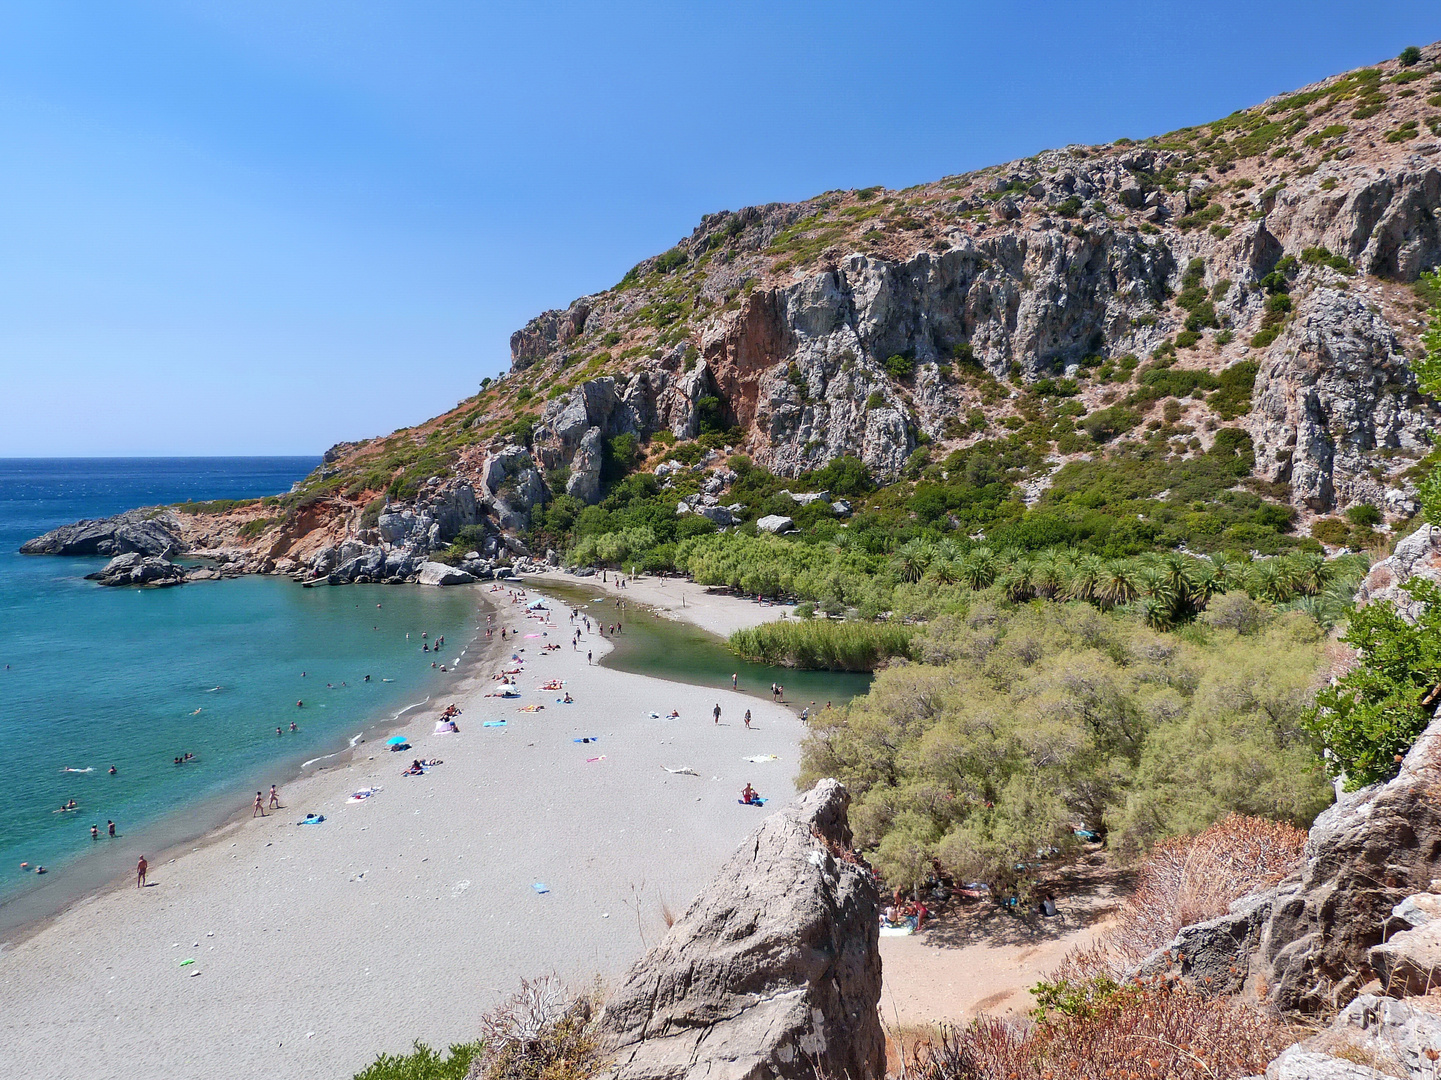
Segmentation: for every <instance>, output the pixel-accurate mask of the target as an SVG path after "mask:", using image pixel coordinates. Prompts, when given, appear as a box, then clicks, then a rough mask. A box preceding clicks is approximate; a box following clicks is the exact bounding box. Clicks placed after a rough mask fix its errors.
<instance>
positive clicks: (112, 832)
mask: <svg viewBox="0 0 1441 1080" xmlns="http://www.w3.org/2000/svg"><path fill="white" fill-rule="evenodd" d="M105 824H106V826H107V827H108V828H109V830H110V839H112V840H114V839H115V822H113V821H107V822H106V823H105Z"/></svg>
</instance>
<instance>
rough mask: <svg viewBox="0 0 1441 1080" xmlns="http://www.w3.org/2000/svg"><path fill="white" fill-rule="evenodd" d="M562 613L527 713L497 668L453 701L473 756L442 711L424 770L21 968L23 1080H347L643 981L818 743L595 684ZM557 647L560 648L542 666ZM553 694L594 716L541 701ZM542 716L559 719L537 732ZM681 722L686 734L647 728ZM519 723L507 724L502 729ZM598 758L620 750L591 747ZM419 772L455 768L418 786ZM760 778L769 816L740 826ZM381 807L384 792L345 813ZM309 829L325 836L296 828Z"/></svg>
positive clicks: (505, 609) (153, 889)
mask: <svg viewBox="0 0 1441 1080" xmlns="http://www.w3.org/2000/svg"><path fill="white" fill-rule="evenodd" d="M580 580H584V579H580ZM587 584H589V582H588V583H587ZM671 584H675V585H676V586H679V583H678V582H675V583H671ZM669 587H670V586H669V585H668V586H667V588H669ZM656 589H657V591H659V587H658V586H656ZM688 589H689V590H690V591H694V592H696V593H699V590H697V589H696V588H695V586H689V587H688ZM476 591H477V595H478V597H481V598H484V599H487V600H493V599H495V598H496V597H499V599H500V601H501V606H500V607H499V608H497V609H496V625H497V626H499V625H506V626H510V627H518V628H520V629H521V632H522V634H526V633H541V632H543V631H542V629H541V627H540V625H539V624H538V623H537V622H535V621H534V620H530V619H527V618H526V617H525V614H524V612H523V610H522V609H521V607H520V606H519V605H510V604H508V603H505V601H506V600H508V597H507V596H505V595H504V594H492V593H490V592H489V591H488V587H486V586H477V587H476ZM626 593H627V594H628V598H629V599H632V600H634V601H637V602H640V601H642V600H643V599H646V598H645V597H643V596H642V595H641V591H640V590H639V589H637V590H634V591H632V590H626ZM534 595H535V594H534V593H532V596H534ZM547 603H549V604H550V606H551V608H552V611H553V616H554V617H553V620H552V621H553V623H554V625H553V627H552V628H551V629H550V630H549V637H545V638H529V639H526V638H522V639H521V640H520V641H518V642H514V644H513V645H512V643H511V642H507V647H506V648H505V649H504V655H505V656H509V655H510V653H511V651H512V649H513V648H514V646H518V645H523V646H525V649H526V651H525V652H524V653H522V654H521V655H522V656H525V657H527V658H529V659H528V661H527V663H526V664H525V671H524V673H523V674H522V675H520V676H518V677H517V682H518V684H519V685H520V686H521V687H522V689H523V691H524V693H523V695H522V697H521V698H520V699H518V700H502V699H496V698H487V697H485V696H483V695H485V694H486V693H488V692H489V691H490V690H491V689H492V687H493V685H494V684H493V683H492V682H490V681H489V679H488V678H486V677H485V676H486V675H488V674H489V670H490V669H493V668H494V667H495V666H496V665H495V664H493V663H491V664H488V665H485V667H484V668H483V669H482V670H483V674H479V675H477V676H476V677H474V678H472V679H470V680H467V681H466V682H463V683H462V684H461V685H460V687H459V688H458V690H457V692H456V695H455V698H456V700H457V702H458V703H459V704H460V705H461V707H462V709H463V713H462V715H461V716H460V717H459V724H460V728H461V732H460V734H447V735H436V734H433V733H432V731H433V727H434V722H435V718H436V715H437V711H438V708H439V707H440V705H441V704H442V703H439V702H437V703H435V707H432V708H428V709H426V710H424V711H423V712H422V713H421V714H420V715H419V716H418V717H416V718H415V719H413V720H412V721H411V722H410V723H408V724H407V725H406V726H405V727H402V728H400V729H399V731H400V732H401V733H404V734H406V735H408V736H409V737H410V738H411V741H412V743H413V747H414V749H413V750H411V751H408V752H403V753H390V752H387V751H386V750H385V749H384V747H383V745H382V744H381V743H380V742H379V741H378V740H377V741H375V742H370V743H367V744H365V745H363V746H362V747H360V748H359V750H358V752H357V753H356V754H354V755H353V756H352V758H351V760H350V761H348V762H346V763H345V764H343V765H340V766H338V767H336V768H332V769H327V770H325V771H323V772H320V773H319V774H317V775H314V776H310V777H306V778H305V779H302V780H299V781H297V782H295V783H292V784H290V785H287V786H286V787H285V788H284V789H283V790H282V791H281V797H282V801H283V803H284V804H285V808H284V809H283V810H280V811H277V812H272V813H271V814H270V816H268V817H265V818H263V819H262V818H255V819H253V820H252V819H251V818H250V817H249V816H244V817H240V818H238V819H236V820H233V821H231V822H230V823H229V824H227V825H225V826H223V827H222V828H220V829H218V830H216V831H215V832H213V833H211V834H210V835H208V836H207V837H206V838H205V839H203V840H202V841H199V842H196V843H194V844H191V845H187V846H186V847H185V849H184V850H182V851H179V852H172V853H168V854H166V855H165V856H164V857H158V856H157V857H156V858H152V860H151V867H150V875H149V880H150V887H148V888H145V889H136V888H134V887H133V882H130V881H126V882H120V883H117V885H116V886H115V887H114V888H112V889H110V890H109V891H106V892H102V893H100V894H98V895H94V896H91V897H88V898H86V899H84V900H82V901H80V902H78V903H76V904H75V905H73V906H72V907H70V908H69V909H68V910H66V911H65V912H63V913H62V914H61V915H59V916H58V917H56V918H55V919H53V920H51V921H49V922H48V923H46V924H44V925H43V926H41V927H40V928H39V929H38V930H37V931H36V932H34V933H32V934H31V935H30V936H28V937H24V938H22V939H21V940H20V941H19V942H18V944H15V945H13V946H11V947H9V948H6V949H5V951H4V952H3V953H0V1045H4V1046H5V1047H6V1048H7V1052H6V1055H5V1072H7V1073H8V1074H10V1075H16V1076H25V1077H27V1078H30V1080H45V1078H49V1077H55V1078H57V1080H58V1078H62V1077H63V1078H67V1080H73V1078H90V1077H96V1078H100V1077H122V1076H125V1077H129V1076H133V1075H137V1074H142V1075H146V1076H150V1077H156V1078H161V1080H164V1078H169V1077H174V1078H177V1080H178V1078H190V1077H195V1076H206V1075H212V1076H235V1075H259V1076H265V1077H267V1078H271V1080H288V1078H291V1077H295V1078H300V1077H305V1078H313V1077H347V1076H350V1075H351V1074H352V1073H353V1072H355V1071H356V1070H358V1069H360V1068H362V1067H364V1066H365V1065H366V1064H367V1063H368V1062H370V1061H371V1060H372V1059H373V1058H374V1057H375V1056H376V1055H377V1054H379V1053H380V1052H382V1051H390V1052H404V1051H406V1050H407V1049H408V1048H409V1047H410V1044H411V1041H412V1040H413V1039H420V1040H422V1041H424V1042H427V1043H429V1044H431V1045H432V1046H444V1045H447V1044H449V1043H452V1042H462V1041H469V1040H472V1039H474V1038H475V1037H476V1036H477V1034H478V1019H479V1016H480V1014H481V1013H482V1012H483V1011H484V1010H485V1009H486V1008H487V1007H489V1006H490V1005H491V1004H493V1003H494V1002H495V1001H497V1000H498V999H499V998H501V997H502V996H504V995H506V994H508V993H509V992H510V991H511V990H513V989H514V988H515V986H516V985H517V983H518V981H519V979H520V978H522V977H525V976H535V975H539V974H543V973H546V972H551V971H554V972H557V973H559V974H560V975H562V976H563V977H565V978H567V979H571V980H574V981H576V982H577V983H584V982H587V981H589V980H590V979H592V978H594V977H595V976H597V975H598V976H601V977H603V978H614V977H615V976H617V975H618V974H620V973H621V972H623V971H624V970H625V968H626V967H627V966H628V965H629V964H630V963H631V962H633V961H634V960H635V959H636V958H638V957H639V956H640V954H641V953H642V952H643V951H644V949H645V948H646V946H647V945H648V944H653V943H654V942H656V941H657V940H658V939H659V938H660V937H661V936H662V935H663V934H664V931H665V923H664V921H663V918H662V908H663V906H666V905H668V906H669V907H670V908H671V909H672V910H673V911H675V912H676V913H677V914H678V913H679V912H680V911H682V910H684V908H685V907H686V905H687V904H688V903H689V902H690V900H691V899H692V898H693V897H694V896H695V894H696V893H697V892H698V891H699V890H700V889H701V888H702V887H703V886H704V885H705V884H706V883H707V881H709V880H710V878H711V877H712V876H713V875H714V873H715V872H716V870H717V869H718V868H719V866H720V864H721V863H722V862H723V861H724V860H725V858H726V857H727V856H729V855H730V853H731V852H732V851H733V850H734V849H735V848H736V846H737V845H738V844H739V843H740V842H741V840H742V839H743V838H744V837H745V836H746V835H747V834H748V833H750V832H752V831H753V830H754V829H755V828H756V827H757V826H758V825H759V824H760V822H761V820H762V819H763V817H764V816H765V815H766V814H767V813H769V812H771V811H773V810H775V809H778V808H779V807H780V806H782V805H783V804H784V803H785V802H787V801H788V800H789V798H790V797H791V795H792V794H793V787H792V779H793V777H794V776H795V773H796V767H797V758H798V745H799V742H800V739H801V735H802V725H801V723H800V721H799V720H798V719H797V718H796V717H795V716H794V714H792V713H791V712H790V711H788V710H787V709H785V708H784V707H782V706H779V705H775V704H773V703H771V702H770V701H768V700H765V699H762V698H758V697H756V696H754V695H746V694H737V693H733V692H732V691H731V690H729V688H721V687H717V688H715V689H708V688H704V687H694V686H686V685H681V684H678V683H671V682H665V681H662V680H658V679H654V678H648V677H644V676H639V675H632V674H626V673H623V672H615V671H610V670H607V669H604V668H601V667H598V666H588V665H587V664H586V660H585V653H586V650H587V649H592V650H594V651H595V652H596V656H597V659H599V657H600V656H601V655H603V653H604V651H606V650H608V648H609V645H608V644H607V643H606V642H605V641H604V639H600V638H598V637H597V636H596V635H594V634H587V635H584V636H583V637H582V640H581V643H580V650H579V651H578V652H577V651H573V650H572V649H571V647H570V645H569V633H570V623H569V621H568V609H565V608H564V607H563V605H561V604H560V603H559V602H557V601H547ZM687 603H688V604H689V594H688V600H687ZM705 608H706V610H709V611H711V612H713V613H714V612H719V613H720V614H714V615H712V616H711V619H710V625H709V626H707V628H708V629H713V630H717V631H719V632H728V628H734V627H735V626H737V625H754V624H755V623H757V622H762V621H767V620H768V619H770V618H774V617H775V616H776V614H777V611H776V609H774V608H761V607H758V606H756V605H753V604H748V603H746V602H745V601H740V600H736V599H734V598H729V597H708V598H707V603H706V604H705ZM702 617H704V616H702ZM747 617H749V622H746V621H745V620H746V618H747ZM484 621H485V620H484V610H482V613H481V616H480V622H481V623H482V624H483V623H484ZM702 625H704V624H702ZM547 641H553V642H557V643H559V644H561V645H562V646H563V647H562V649H561V650H560V651H558V652H553V653H550V654H548V655H542V654H541V652H540V648H539V647H540V646H541V645H542V644H543V643H545V642H547ZM485 644H486V643H485V642H484V640H483V639H482V640H481V641H480V642H477V644H476V646H474V648H475V649H481V648H483V647H484V646H485ZM493 644H495V645H496V646H497V647H496V649H495V655H500V649H499V647H498V638H497V639H496V642H495V643H493ZM551 677H555V678H560V679H563V680H565V683H566V688H567V689H568V690H569V691H570V693H571V695H572V696H573V697H574V698H575V704H573V705H563V704H559V703H557V701H556V699H557V698H558V697H560V696H561V695H560V693H558V692H541V691H539V690H537V689H536V688H537V687H538V686H539V685H540V683H541V682H543V681H545V680H547V679H549V678H551ZM537 703H539V704H544V705H545V709H544V711H542V712H539V713H533V714H531V713H523V712H521V711H520V708H521V706H523V705H527V704H537ZM717 703H719V704H720V706H721V708H722V710H723V712H722V717H721V723H720V725H716V724H714V723H713V722H712V717H711V710H712V707H713V706H714V705H715V704H717ZM672 708H675V709H678V710H679V711H680V713H681V718H680V719H679V720H674V721H666V720H662V719H656V718H653V717H651V716H650V715H649V714H650V713H651V712H655V713H659V714H661V715H662V716H663V715H664V714H665V713H667V712H669V711H670V710H671V709H672ZM746 708H750V709H751V710H752V713H753V716H754V720H753V724H754V729H753V730H749V731H748V730H746V729H745V727H744V726H743V724H742V721H741V715H742V713H743V712H744V710H745V709H746ZM498 719H504V720H505V721H506V722H507V726H506V727H504V728H490V729H488V728H485V727H483V726H482V725H483V722H484V721H486V720H498ZM589 736H599V738H600V741H599V742H598V743H593V744H581V743H576V742H574V741H573V740H575V739H577V738H584V737H589ZM769 754H774V755H776V758H775V760H770V761H765V762H761V763H751V762H747V761H746V760H744V759H745V758H747V757H752V756H758V755H769ZM415 757H422V758H441V759H443V760H444V762H445V763H444V764H443V765H441V766H438V767H437V768H435V769H433V770H431V771H430V772H429V773H428V774H426V775H425V776H420V777H407V776H402V775H400V771H401V769H402V768H403V767H404V766H405V765H407V764H409V762H410V761H411V759H412V758H415ZM593 758H599V759H601V760H589V759H593ZM663 766H665V767H669V768H672V769H676V768H681V767H690V768H693V769H694V770H695V771H696V772H697V773H699V774H700V775H698V776H688V775H677V774H673V773H669V772H666V771H665V769H664V768H663ZM747 781H750V782H752V783H754V784H755V786H756V787H757V789H759V790H760V792H761V793H762V794H764V795H767V796H769V797H770V799H771V802H770V803H769V804H768V805H767V807H766V808H764V809H756V808H753V807H746V806H741V805H739V804H738V803H737V801H736V796H737V793H738V792H739V790H740V788H741V787H742V786H743V785H744V784H745V783H746V782H747ZM373 786H380V787H382V788H383V790H382V791H381V792H379V793H378V794H376V795H374V796H373V797H371V798H369V799H366V800H364V801H362V802H349V801H347V796H348V795H349V794H350V793H351V792H353V791H355V790H357V789H360V788H366V787H373ZM308 812H315V813H320V814H324V815H325V818H326V820H325V821H324V822H323V823H322V824H319V825H306V826H298V825H297V822H299V821H300V820H301V819H302V818H303V817H304V816H305V815H306V814H307V813H308ZM246 814H247V815H248V810H246ZM535 883H543V885H544V886H546V887H547V888H548V889H549V891H548V892H546V893H544V894H542V893H539V892H537V891H536V890H535V888H533V885H534V884H535ZM187 960H193V961H194V962H193V963H190V964H185V963H183V962H184V961H187Z"/></svg>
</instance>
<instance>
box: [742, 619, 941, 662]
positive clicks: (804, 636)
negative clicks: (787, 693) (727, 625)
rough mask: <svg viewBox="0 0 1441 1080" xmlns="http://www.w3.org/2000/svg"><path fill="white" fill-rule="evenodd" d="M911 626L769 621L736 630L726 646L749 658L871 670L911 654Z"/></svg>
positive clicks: (816, 620) (826, 620)
mask: <svg viewBox="0 0 1441 1080" xmlns="http://www.w3.org/2000/svg"><path fill="white" fill-rule="evenodd" d="M911 636H912V632H911V630H910V628H909V627H905V626H894V625H889V624H885V623H868V622H832V621H831V620H829V619H812V620H808V621H806V622H773V623H765V624H764V625H762V626H757V627H753V628H752V629H749V630H737V631H736V632H735V633H734V634H732V635H731V637H730V647H731V648H732V649H734V650H735V651H736V652H738V653H740V655H741V656H743V657H745V658H746V659H747V660H753V661H755V662H757V663H761V664H775V665H778V666H780V667H793V668H813V669H819V670H822V671H874V670H875V669H876V668H877V667H879V666H880V665H881V664H882V663H883V662H885V661H886V660H889V659H890V658H891V657H893V656H903V657H909V656H910V655H911Z"/></svg>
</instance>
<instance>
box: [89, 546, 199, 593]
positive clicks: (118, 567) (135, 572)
mask: <svg viewBox="0 0 1441 1080" xmlns="http://www.w3.org/2000/svg"><path fill="white" fill-rule="evenodd" d="M85 576H86V578H87V579H89V580H90V581H98V582H99V583H100V584H101V585H150V586H154V587H159V586H162V585H180V584H182V583H184V581H185V570H184V569H183V568H182V567H179V566H176V565H175V564H174V563H173V562H171V561H170V560H169V559H165V558H162V557H160V556H159V555H143V554H141V553H140V552H138V551H127V552H126V553H125V554H124V555H117V556H115V558H113V559H111V560H110V561H109V562H108V563H106V564H105V568H104V569H103V570H97V571H96V572H95V573H93V574H86V575H85Z"/></svg>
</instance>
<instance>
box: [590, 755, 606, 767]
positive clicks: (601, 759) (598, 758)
mask: <svg viewBox="0 0 1441 1080" xmlns="http://www.w3.org/2000/svg"><path fill="white" fill-rule="evenodd" d="M604 760H605V755H604V754H601V756H600V757H588V758H586V759H585V763H586V764H587V765H589V764H590V763H591V762H592V761H604Z"/></svg>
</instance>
